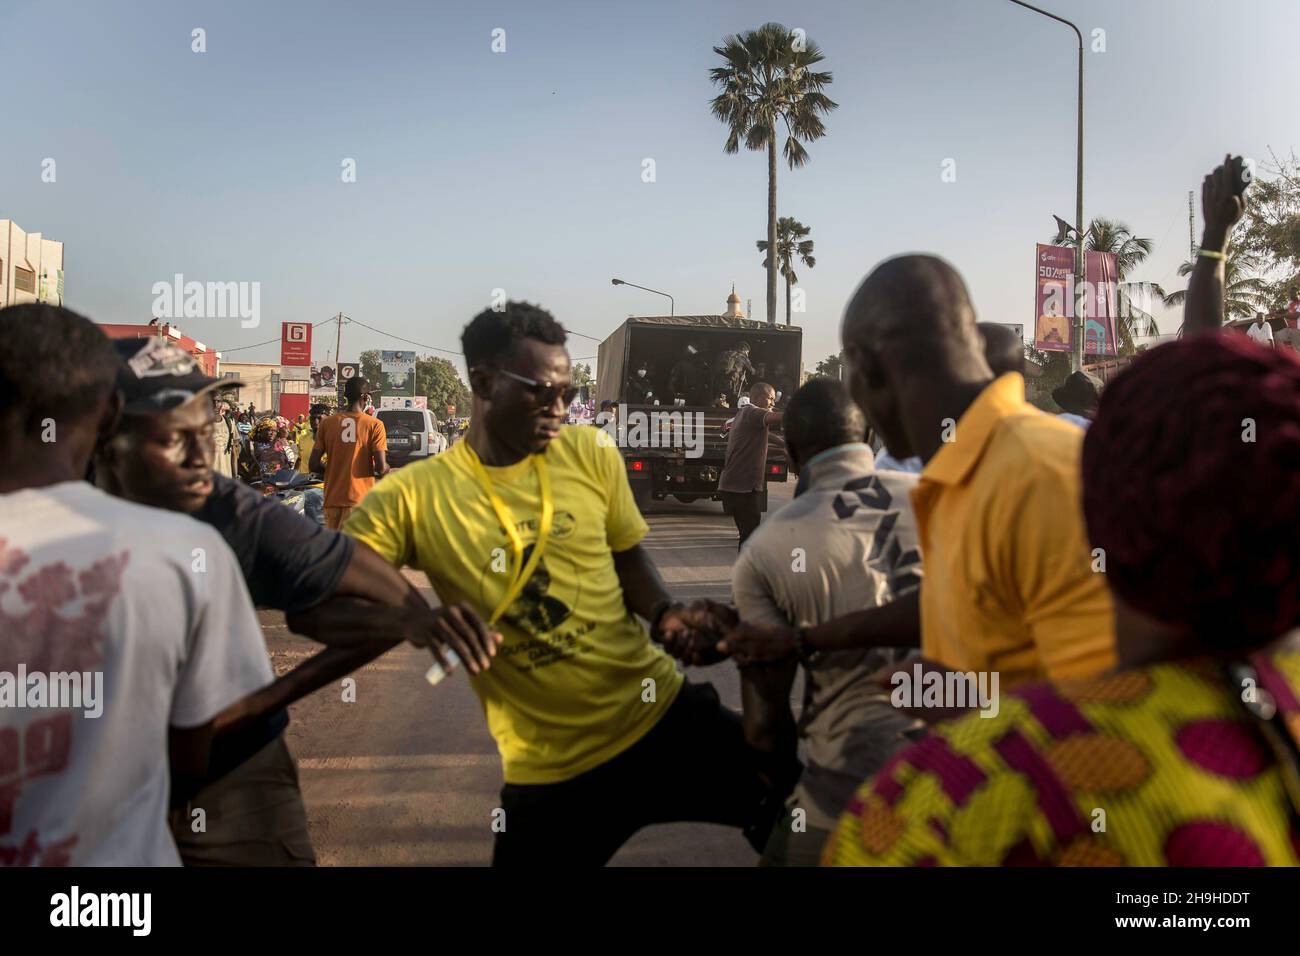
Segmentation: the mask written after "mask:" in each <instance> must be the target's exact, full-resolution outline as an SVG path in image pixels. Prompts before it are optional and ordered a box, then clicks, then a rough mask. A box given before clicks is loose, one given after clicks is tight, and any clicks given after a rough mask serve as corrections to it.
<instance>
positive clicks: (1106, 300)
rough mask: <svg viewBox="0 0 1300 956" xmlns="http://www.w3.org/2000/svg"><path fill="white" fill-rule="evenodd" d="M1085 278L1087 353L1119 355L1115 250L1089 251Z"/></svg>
mask: <svg viewBox="0 0 1300 956" xmlns="http://www.w3.org/2000/svg"><path fill="white" fill-rule="evenodd" d="M1083 278H1084V281H1085V282H1086V283H1087V289H1086V294H1085V295H1084V300H1083V354H1084V355H1118V354H1119V335H1118V334H1117V333H1118V331H1119V330H1118V328H1117V325H1116V316H1117V311H1118V305H1119V285H1118V280H1117V272H1116V260H1115V253H1113V252H1085V253H1084V254H1083Z"/></svg>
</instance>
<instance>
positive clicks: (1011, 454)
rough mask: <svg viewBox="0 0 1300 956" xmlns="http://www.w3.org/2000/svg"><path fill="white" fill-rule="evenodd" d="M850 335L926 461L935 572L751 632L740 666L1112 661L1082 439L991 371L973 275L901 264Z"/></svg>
mask: <svg viewBox="0 0 1300 956" xmlns="http://www.w3.org/2000/svg"><path fill="white" fill-rule="evenodd" d="M841 334H842V337H843V340H844V350H845V357H846V359H847V362H848V366H849V370H850V378H849V385H850V389H851V391H852V392H853V397H854V399H855V400H856V401H857V403H858V405H860V406H861V407H862V410H863V411H864V412H866V414H867V418H868V420H869V421H870V422H871V424H872V425H873V426H874V427H875V429H876V430H877V431H878V432H879V433H880V435H881V437H882V438H883V439H884V442H885V445H886V446H887V447H888V448H889V450H890V452H891V453H892V454H893V455H894V456H895V457H896V458H899V459H904V458H907V457H910V456H913V455H916V456H919V457H920V458H921V460H922V461H924V462H925V468H924V470H923V471H922V472H921V480H920V482H919V484H918V485H917V487H916V488H915V489H914V490H913V492H912V507H913V510H914V511H915V513H916V521H917V528H918V530H919V532H920V540H921V556H922V560H923V566H924V569H925V581H924V583H923V584H922V585H921V587H920V588H919V589H918V591H915V592H913V593H912V594H911V595H908V596H906V597H903V598H900V599H899V600H896V601H894V602H892V603H890V604H887V605H884V606H882V607H879V608H871V609H868V610H864V611H859V612H858V613H856V614H850V615H846V616H844V617H841V618H838V619H836V620H834V621H828V622H827V623H825V624H822V625H819V626H818V627H816V628H811V629H809V630H808V631H807V632H792V631H789V630H788V629H780V628H762V627H758V626H752V627H751V626H748V625H746V626H744V627H742V628H740V629H738V630H736V631H734V632H733V633H731V634H729V635H728V638H727V640H726V641H725V642H724V643H723V648H724V649H725V650H727V651H729V652H731V653H732V654H733V656H734V657H735V658H736V660H737V663H740V664H742V665H743V664H745V663H748V662H750V661H761V660H773V659H780V658H781V657H783V656H786V655H789V654H792V653H795V652H796V651H800V652H802V653H805V654H808V653H813V652H815V651H820V650H836V649H842V648H847V647H891V646H910V647H918V646H919V647H920V649H921V656H922V657H923V658H926V659H927V660H929V661H931V662H933V663H934V664H937V665H939V666H940V667H941V668H943V669H947V670H952V671H962V672H977V673H990V674H996V675H998V677H999V683H1000V686H1002V687H1003V688H1007V687H1011V686H1014V685H1016V684H1020V683H1024V682H1026V681H1034V680H1043V679H1051V680H1063V679H1069V678H1084V677H1093V676H1096V675H1098V674H1100V673H1102V672H1104V671H1107V670H1109V669H1111V668H1112V667H1113V666H1114V665H1115V631H1114V620H1113V614H1114V611H1113V604H1112V602H1111V599H1110V593H1109V592H1108V591H1107V589H1106V583H1105V575H1104V574H1102V573H1101V572H1102V571H1103V570H1104V560H1102V559H1103V558H1104V556H1099V555H1094V554H1093V553H1092V552H1091V551H1090V550H1089V546H1088V542H1087V537H1086V535H1085V532H1084V526H1083V499H1082V495H1081V490H1080V481H1079V459H1080V454H1081V451H1082V447H1083V435H1084V432H1083V431H1082V430H1081V429H1079V428H1076V427H1075V426H1073V425H1070V424H1068V423H1066V422H1063V421H1061V420H1060V419H1058V418H1056V417H1055V416H1052V415H1047V414H1045V413H1043V412H1041V411H1039V410H1038V409H1036V408H1034V407H1033V406H1031V405H1029V404H1027V403H1026V402H1025V397H1024V380H1023V379H1022V378H1021V376H1020V375H1019V374H1017V373H1015V372H1008V373H1006V374H1004V375H1002V376H1000V377H998V378H996V379H995V378H994V377H993V373H992V370H991V369H990V368H989V365H988V362H987V361H986V359H985V357H984V352H983V344H982V341H981V339H980V336H979V334H978V332H977V330H976V327H975V312H974V309H973V308H972V307H971V303H970V298H969V296H968V294H967V292H966V285H965V283H964V282H963V281H962V279H961V276H959V275H958V274H957V272H956V270H954V269H953V268H952V266H950V265H948V263H946V262H944V261H943V260H941V259H938V258H935V257H933V256H918V255H912V256H899V257H898V258H895V259H890V260H888V261H887V262H884V263H882V264H881V265H880V266H878V267H877V268H876V269H875V270H874V271H873V272H872V273H871V275H869V276H868V277H867V278H866V280H865V281H864V282H863V283H862V285H861V286H860V287H859V288H858V291H857V292H856V293H855V294H854V297H853V299H852V300H851V301H850V302H849V306H848V308H847V310H846V312H845V317H844V325H843V329H842V330H841ZM909 666H910V665H909ZM905 673H906V672H905ZM900 685H901V680H900V679H898V678H897V677H896V680H895V687H896V689H897V688H899V687H900ZM907 686H910V685H907ZM904 696H906V694H904ZM916 696H919V693H918V694H917V695H916ZM909 699H913V700H914V699H916V697H912V698H909ZM955 706H964V704H962V703H959V702H957V701H945V702H944V703H943V704H942V705H940V706H939V707H938V709H937V710H936V711H934V712H932V713H935V714H937V713H938V711H942V710H945V709H947V708H952V707H955ZM922 716H925V714H922Z"/></svg>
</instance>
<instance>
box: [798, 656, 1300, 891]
mask: <svg viewBox="0 0 1300 956" xmlns="http://www.w3.org/2000/svg"><path fill="white" fill-rule="evenodd" d="M1252 663H1254V664H1255V666H1256V668H1257V670H1258V673H1259V686H1260V687H1262V688H1265V689H1266V690H1267V691H1268V692H1269V693H1271V694H1272V696H1273V698H1274V700H1275V701H1276V703H1277V705H1278V709H1279V711H1281V713H1282V714H1283V715H1284V718H1283V719H1284V720H1285V722H1286V725H1287V727H1288V728H1289V731H1290V734H1291V736H1292V737H1293V738H1295V737H1300V650H1297V649H1288V650H1284V651H1277V652H1275V653H1273V654H1271V655H1269V656H1268V657H1262V656H1261V657H1260V658H1257V659H1255V660H1254V661H1253V662H1252ZM1239 693H1241V691H1240V690H1239V689H1237V688H1234V687H1232V686H1231V685H1229V683H1228V681H1227V679H1226V678H1225V676H1224V675H1223V672H1222V671H1221V670H1220V669H1219V668H1218V667H1217V666H1216V665H1215V664H1213V663H1212V662H1210V661H1206V660H1196V661H1189V662H1182V663H1176V664H1160V665H1156V666H1152V667H1148V668H1144V669H1140V670H1133V671H1127V672H1122V673H1119V674H1114V675H1110V676H1106V677H1101V678H1095V679H1092V680H1087V681H1079V682H1072V683H1069V684H1062V685H1057V686H1053V685H1049V684H1035V685H1029V686H1024V687H1021V688H1018V689H1017V690H1015V691H1012V692H1009V693H1007V694H1004V695H1003V698H1002V709H1001V712H1000V713H999V715H998V716H997V717H993V718H983V717H980V716H979V715H978V714H976V715H972V716H969V717H964V718H962V719H960V720H957V721H952V722H950V723H947V724H940V725H938V726H937V727H936V728H935V729H934V731H933V732H932V733H931V734H929V735H928V736H927V737H926V738H924V739H923V740H921V741H919V742H918V743H916V744H915V745H913V746H911V747H909V748H907V749H906V750H904V751H902V752H901V753H899V754H897V755H896V756H895V757H894V758H893V759H892V760H891V761H890V762H889V763H888V764H886V766H885V767H884V769H882V770H881V771H880V773H879V774H877V775H876V776H875V777H874V778H873V779H872V780H869V781H868V782H867V783H866V784H864V785H863V786H862V788H861V789H859V790H858V793H857V796H856V797H855V798H854V799H853V801H852V802H851V803H850V804H849V806H848V808H847V809H846V811H845V813H844V815H843V816H842V817H841V818H840V823H839V826H838V827H837V829H836V831H835V833H834V834H833V835H832V836H831V838H830V840H829V841H828V842H827V844H826V848H825V850H824V852H823V863H825V864H827V865H833V866H855V865H857V866H1295V865H1297V863H1300V832H1297V830H1296V828H1295V824H1294V823H1293V816H1292V811H1291V805H1290V803H1289V802H1288V798H1287V794H1286V790H1285V789H1284V786H1283V778H1282V772H1281V770H1280V769H1279V765H1278V763H1277V761H1276V758H1275V756H1274V752H1273V750H1272V749H1271V748H1270V745H1269V744H1268V742H1267V740H1266V738H1265V736H1264V735H1263V734H1262V733H1261V732H1260V730H1259V729H1258V727H1257V725H1256V724H1255V722H1254V720H1255V719H1254V718H1253V717H1251V716H1250V715H1249V714H1248V713H1247V711H1246V710H1245V707H1244V705H1243V704H1242V703H1241V701H1240V700H1238V699H1237V695H1238V694H1239Z"/></svg>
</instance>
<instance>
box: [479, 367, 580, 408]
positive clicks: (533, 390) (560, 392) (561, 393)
mask: <svg viewBox="0 0 1300 956" xmlns="http://www.w3.org/2000/svg"><path fill="white" fill-rule="evenodd" d="M488 367H489V368H490V369H491V371H493V372H499V373H500V374H502V375H504V376H505V377H506V378H512V379H514V380H515V381H516V382H518V383H519V384H520V385H523V386H525V387H526V389H527V391H528V393H529V394H530V395H532V396H533V401H535V402H536V403H537V404H538V405H539V406H541V407H542V408H549V407H550V406H551V405H554V404H555V402H556V400H557V399H563V400H564V404H565V405H572V404H573V400H574V399H575V398H577V397H578V386H576V385H556V384H555V383H554V382H539V381H537V380H536V379H533V378H525V377H524V376H522V375H516V374H515V373H514V372H511V371H509V370H507V369H504V368H495V367H491V366H488Z"/></svg>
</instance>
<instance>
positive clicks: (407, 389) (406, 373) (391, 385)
mask: <svg viewBox="0 0 1300 956" xmlns="http://www.w3.org/2000/svg"><path fill="white" fill-rule="evenodd" d="M379 368H380V371H381V373H382V378H383V382H382V383H381V387H382V388H383V390H384V394H386V395H414V394H415V353H414V352H389V351H386V350H385V351H382V352H380V353H379Z"/></svg>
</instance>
